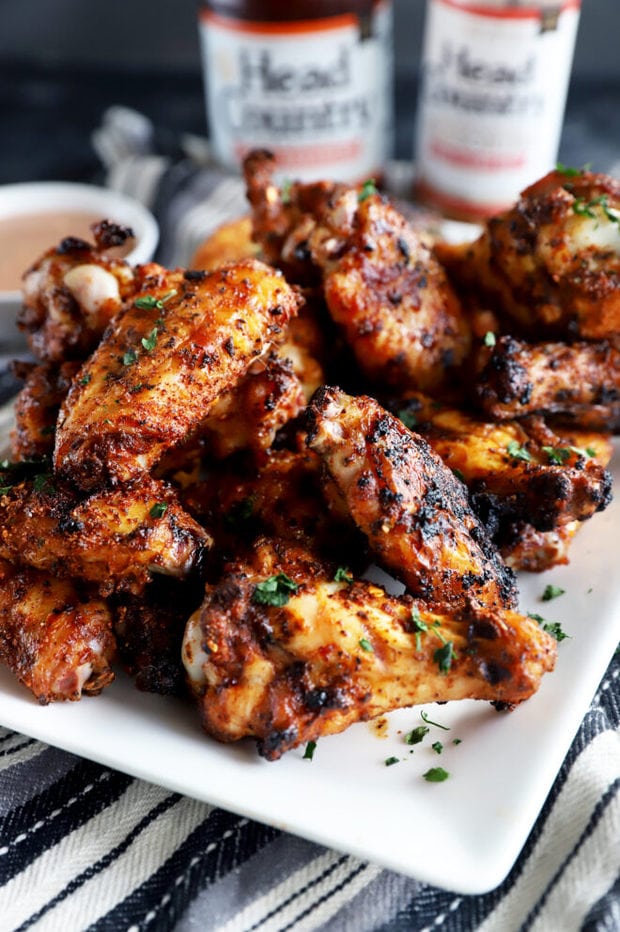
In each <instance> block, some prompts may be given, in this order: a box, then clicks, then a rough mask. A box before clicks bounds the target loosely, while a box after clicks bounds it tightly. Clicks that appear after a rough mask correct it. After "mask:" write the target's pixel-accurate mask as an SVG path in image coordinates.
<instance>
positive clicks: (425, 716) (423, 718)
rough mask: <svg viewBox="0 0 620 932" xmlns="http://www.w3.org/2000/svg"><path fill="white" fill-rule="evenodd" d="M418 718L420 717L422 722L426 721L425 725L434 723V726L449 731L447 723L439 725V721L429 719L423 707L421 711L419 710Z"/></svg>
mask: <svg viewBox="0 0 620 932" xmlns="http://www.w3.org/2000/svg"><path fill="white" fill-rule="evenodd" d="M420 718H421V719H422V721H423V722H426V724H427V725H434V726H435V728H443V730H444V731H450V726H449V725H440V724H439V722H433V721H431V719H430V718H429V717H428V715H427V714H426V712H425V711H424V709H422V711H421V712H420Z"/></svg>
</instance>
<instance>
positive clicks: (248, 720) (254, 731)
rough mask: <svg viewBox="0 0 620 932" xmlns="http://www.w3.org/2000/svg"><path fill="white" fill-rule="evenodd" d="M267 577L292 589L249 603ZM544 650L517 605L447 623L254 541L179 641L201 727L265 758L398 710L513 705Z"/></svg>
mask: <svg viewBox="0 0 620 932" xmlns="http://www.w3.org/2000/svg"><path fill="white" fill-rule="evenodd" d="M278 574H285V575H286V577H287V578H288V579H289V580H291V581H292V583H293V586H294V590H295V591H290V588H289V591H288V596H289V597H288V600H287V601H286V602H285V604H283V605H279V606H274V605H265V604H259V603H258V602H257V600H256V593H257V585H260V583H263V582H264V581H265V580H266V579H269V578H270V577H273V576H276V575H278ZM422 625H426V626H427V627H428V629H429V630H428V631H425V633H423V634H421V633H420V629H421V628H422ZM446 644H450V645H451V646H450V647H449V648H447V649H446ZM446 654H449V655H450V661H448V662H446V660H445V655H446ZM555 655H556V646H555V642H554V640H553V638H551V637H550V636H549V635H548V634H546V633H545V632H544V631H542V630H541V629H540V628H539V627H538V626H537V625H536V624H535V623H534V622H533V621H532V620H531V619H529V618H524V617H523V616H522V615H519V614H518V613H516V612H513V611H500V610H492V611H488V612H484V613H480V614H477V613H476V612H473V611H470V612H469V613H465V614H463V615H462V616H461V617H459V618H454V617H451V616H450V615H447V614H444V613H441V612H439V611H436V610H432V611H431V610H429V609H428V608H427V607H426V606H425V605H423V604H420V603H415V602H414V600H413V599H411V598H410V597H402V598H395V597H393V596H388V595H387V594H386V593H385V592H384V590H383V589H381V588H379V587H378V586H375V585H373V584H372V583H369V582H366V581H360V580H355V581H354V580H353V579H350V581H349V582H347V581H345V580H343V581H335V580H334V566H332V565H330V564H325V563H321V562H317V561H316V560H315V559H314V558H312V557H311V556H309V555H308V554H307V553H306V552H304V550H303V549H300V548H298V547H293V546H287V545H284V544H282V543H272V542H269V541H265V540H264V541H262V542H259V543H258V544H257V546H256V548H255V551H254V554H253V556H252V557H251V558H250V559H248V560H247V561H244V560H239V561H238V562H236V563H234V564H232V565H231V566H229V567H227V568H226V571H225V574H224V576H223V578H222V581H221V582H220V583H219V584H218V585H216V586H213V587H207V593H206V599H205V602H204V604H203V605H202V607H201V608H200V609H199V610H198V611H197V612H195V613H194V615H192V617H191V618H190V620H189V622H188V625H187V629H186V633H185V639H184V644H183V661H184V664H185V668H186V671H187V675H188V680H189V683H190V686H191V687H192V688H193V690H194V692H195V693H196V695H197V696H198V698H199V702H200V709H201V714H202V721H203V726H204V728H205V730H206V731H207V733H208V734H210V735H212V736H213V737H215V738H217V739H218V740H220V741H236V740H238V739H240V738H243V737H253V738H256V739H257V741H258V749H259V753H260V754H261V755H262V756H263V757H266V758H267V759H269V760H275V759H277V758H278V757H280V756H281V755H282V754H283V753H284V752H285V751H287V750H289V749H291V748H294V747H296V746H298V745H299V744H302V743H304V742H306V741H309V740H316V739H317V738H319V737H321V736H323V735H329V734H333V733H335V732H340V731H343V730H344V729H345V728H347V727H348V726H349V725H351V724H352V723H353V722H359V721H366V720H368V719H371V718H374V717H376V716H378V715H381V714H382V713H385V712H388V711H390V710H392V709H396V708H401V707H404V706H409V705H415V704H419V703H424V702H436V701H444V700H447V699H465V698H469V699H487V700H493V701H499V702H505V703H508V704H510V705H513V704H516V703H518V702H521V701H522V700H524V699H526V698H528V697H529V696H530V695H531V694H532V693H533V692H535V690H536V689H537V688H538V685H539V682H540V679H541V676H542V675H543V673H544V672H545V671H547V670H550V669H552V668H553V664H554V660H555ZM442 657H443V658H444V661H443V663H442Z"/></svg>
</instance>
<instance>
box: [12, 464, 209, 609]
mask: <svg viewBox="0 0 620 932" xmlns="http://www.w3.org/2000/svg"><path fill="white" fill-rule="evenodd" d="M211 542H212V541H211V538H210V536H209V534H207V532H206V531H205V530H204V529H203V528H202V527H200V525H198V524H197V523H196V521H194V520H193V518H191V517H190V516H189V515H188V514H186V513H185V512H184V511H183V509H182V508H181V506H180V505H179V503H178V501H177V499H176V497H175V495H174V492H173V491H172V490H171V489H170V487H169V486H167V485H165V484H164V483H163V482H158V481H157V480H155V479H150V478H146V479H143V480H142V481H141V482H140V483H139V484H137V485H135V486H133V487H131V488H128V487H124V488H121V489H113V490H111V491H110V490H104V491H103V492H95V493H93V494H92V495H91V496H90V497H88V498H86V499H85V500H84V501H79V500H78V499H77V498H76V496H75V494H74V493H72V492H70V491H66V490H64V491H63V490H57V489H56V488H54V486H53V485H52V478H51V477H47V478H44V479H43V481H42V482H41V481H37V479H35V480H34V482H32V481H30V480H28V481H24V482H21V483H19V484H17V485H15V486H14V487H13V488H12V489H10V490H9V491H8V492H7V493H6V494H5V495H3V496H2V497H0V557H2V558H4V559H7V560H10V561H12V562H14V563H22V564H27V565H30V566H33V567H35V568H37V569H40V570H45V571H47V572H49V573H52V574H54V575H55V576H70V577H76V578H79V579H83V580H87V581H88V582H91V583H96V584H97V586H98V587H99V591H100V592H101V593H102V594H105V595H107V594H109V593H110V592H112V591H113V590H114V589H125V590H129V591H131V592H140V591H141V590H142V589H143V588H144V586H145V585H146V584H147V583H148V581H149V580H150V579H151V575H152V573H163V574H165V575H168V576H175V577H180V578H182V577H185V576H187V575H189V574H190V573H191V572H192V571H193V570H194V569H197V568H199V567H200V565H201V562H202V560H203V557H204V554H205V551H206V550H207V549H208V548H209V547H210V545H211Z"/></svg>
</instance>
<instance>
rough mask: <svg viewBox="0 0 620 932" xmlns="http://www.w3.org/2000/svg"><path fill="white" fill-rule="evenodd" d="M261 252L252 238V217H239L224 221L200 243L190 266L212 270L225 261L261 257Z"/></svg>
mask: <svg viewBox="0 0 620 932" xmlns="http://www.w3.org/2000/svg"><path fill="white" fill-rule="evenodd" d="M259 252H260V248H259V246H258V245H257V244H256V243H255V242H254V241H253V240H252V219H251V217H239V218H238V219H237V220H231V221H229V222H228V223H223V224H222V225H221V226H219V227H218V228H217V230H214V231H213V233H212V234H211V235H210V236H209V237H208V238H207V239H206V240H204V242H202V243H201V244H200V246H199V247H198V249H197V250H196V252H195V253H194V255H193V256H192V260H191V263H190V268H192V269H203V270H205V271H207V272H212V271H213V270H214V269H217V268H218V267H219V266H220V265H223V264H224V263H225V262H238V261H239V260H240V259H259V258H260V256H259Z"/></svg>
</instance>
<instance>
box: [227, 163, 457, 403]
mask: <svg viewBox="0 0 620 932" xmlns="http://www.w3.org/2000/svg"><path fill="white" fill-rule="evenodd" d="M274 167H275V162H274V159H273V156H271V155H270V154H269V153H265V152H255V153H252V154H251V155H250V156H249V157H248V158H247V159H246V162H245V176H246V182H247V184H248V197H249V200H250V203H251V204H252V208H253V217H254V230H255V236H256V238H257V239H258V241H259V242H260V243H261V247H262V249H263V253H264V255H265V256H266V258H267V260H268V261H270V262H272V263H273V264H275V265H277V266H279V267H280V268H282V269H284V271H285V273H286V274H287V275H290V276H291V278H292V280H293V281H299V282H302V283H304V284H305V283H308V282H315V281H316V282H319V281H322V286H323V290H324V294H325V299H326V302H327V306H328V308H329V312H330V314H331V316H332V318H333V320H334V321H335V322H336V324H338V325H339V326H340V327H341V328H342V330H343V333H344V336H345V339H346V341H347V343H348V344H349V346H350V347H351V349H352V350H353V352H354V354H355V357H356V359H357V363H358V365H359V367H360V369H361V370H362V371H363V373H364V374H365V375H366V376H367V377H368V378H370V379H371V380H372V381H374V382H378V383H380V384H381V383H386V384H388V385H392V386H394V387H400V388H401V389H403V390H404V389H406V388H420V389H423V390H430V389H437V388H440V387H441V386H442V385H443V384H444V382H445V381H446V380H448V378H449V375H450V373H451V371H452V370H454V368H455V367H458V366H459V365H460V363H461V362H462V361H463V359H464V358H465V356H466V355H467V353H468V350H469V344H470V332H469V326H468V323H467V320H466V318H465V316H464V315H463V313H462V310H461V307H460V304H459V301H458V299H457V297H456V295H455V293H454V292H453V290H452V288H451V286H450V284H449V283H448V281H447V279H446V276H445V274H444V271H443V269H442V268H441V266H440V265H439V263H438V262H437V261H436V260H435V258H434V257H433V256H432V254H431V252H430V250H429V249H428V248H427V247H426V246H425V245H423V244H422V242H421V241H420V239H419V238H418V236H417V234H416V233H415V232H414V230H413V229H412V227H411V226H410V225H409V224H408V223H407V221H406V220H405V218H404V217H403V216H402V214H400V213H399V212H398V211H397V210H396V208H395V207H393V206H392V205H391V204H390V203H389V202H388V201H387V200H386V199H385V198H383V197H381V196H379V195H378V194H369V195H367V194H366V193H360V191H358V190H357V189H354V188H353V189H347V188H345V187H343V186H342V185H327V184H325V183H320V184H315V185H302V184H293V185H291V186H290V188H289V189H287V191H286V192H285V194H283V192H282V191H280V190H279V189H278V188H277V187H276V186H275V185H274V184H273V183H272V182H271V174H272V172H273V170H274Z"/></svg>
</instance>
